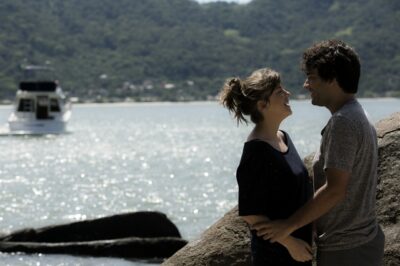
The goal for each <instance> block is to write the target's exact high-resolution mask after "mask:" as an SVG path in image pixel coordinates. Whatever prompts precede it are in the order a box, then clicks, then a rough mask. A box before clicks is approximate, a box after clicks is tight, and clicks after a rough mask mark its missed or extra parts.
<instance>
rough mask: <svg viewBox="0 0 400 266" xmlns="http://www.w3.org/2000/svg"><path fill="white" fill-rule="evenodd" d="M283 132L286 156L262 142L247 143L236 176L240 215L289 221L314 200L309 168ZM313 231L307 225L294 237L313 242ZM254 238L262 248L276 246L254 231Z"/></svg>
mask: <svg viewBox="0 0 400 266" xmlns="http://www.w3.org/2000/svg"><path fill="white" fill-rule="evenodd" d="M283 133H284V136H285V141H286V145H287V146H288V150H287V151H286V152H285V153H282V152H280V151H278V150H276V149H274V148H273V147H272V146H271V145H270V144H268V143H267V142H265V141H262V140H258V139H255V140H251V141H248V142H246V143H245V144H244V148H243V153H242V157H241V161H240V164H239V167H238V169H237V173H236V177H237V182H238V186H239V215H240V216H246V215H264V216H267V217H268V218H269V219H271V220H276V219H287V218H289V217H290V216H291V215H292V214H293V213H294V212H295V211H296V210H297V209H299V208H300V207H301V206H303V205H304V204H305V203H306V202H307V201H308V200H309V199H310V198H311V197H312V195H313V189H312V181H311V179H310V177H309V175H308V172H307V169H306V168H305V166H304V164H303V161H302V160H301V159H300V156H299V154H298V153H297V151H296V149H295V147H294V145H293V143H292V141H291V139H290V137H289V135H288V134H287V133H286V132H283ZM311 230H312V228H311V225H307V226H305V227H302V228H300V229H298V230H296V231H295V232H293V233H292V236H294V237H297V238H300V239H303V240H305V241H307V242H308V243H311V235H312V231H311ZM252 238H253V239H252V243H254V241H255V242H257V243H258V245H256V246H259V247H266V246H270V247H271V245H276V244H271V243H270V242H269V241H264V240H263V239H262V238H259V237H257V235H256V233H255V232H254V231H253V232H252ZM253 248H254V247H253V245H252V249H253ZM267 248H268V247H267Z"/></svg>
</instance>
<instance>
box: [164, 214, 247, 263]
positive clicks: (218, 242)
mask: <svg viewBox="0 0 400 266" xmlns="http://www.w3.org/2000/svg"><path fill="white" fill-rule="evenodd" d="M237 213H238V209H237V207H234V208H233V209H232V210H230V211H229V212H228V213H226V214H225V215H224V217H222V218H221V219H220V220H219V221H217V222H216V223H215V224H214V225H212V226H211V227H210V228H209V229H207V230H206V231H205V232H204V233H203V234H202V235H201V237H200V238H199V239H197V240H195V241H192V242H189V244H187V245H186V246H185V247H183V248H182V249H180V250H179V251H178V252H177V253H175V254H174V256H172V257H171V258H169V259H168V260H167V261H165V262H164V263H163V264H162V265H165V266H177V265H185V266H199V265H221V266H226V265H230V266H242V265H243V266H244V265H251V257H250V233H249V230H248V227H247V225H246V223H245V222H244V221H243V220H242V219H241V218H240V217H238V215H237Z"/></svg>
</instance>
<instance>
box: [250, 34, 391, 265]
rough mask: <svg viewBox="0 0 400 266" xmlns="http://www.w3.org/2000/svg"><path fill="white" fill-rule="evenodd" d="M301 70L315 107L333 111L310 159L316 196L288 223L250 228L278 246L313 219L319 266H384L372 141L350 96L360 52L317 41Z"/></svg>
mask: <svg viewBox="0 0 400 266" xmlns="http://www.w3.org/2000/svg"><path fill="white" fill-rule="evenodd" d="M302 68H303V71H304V72H305V73H306V75H307V79H306V81H305V83H304V88H305V89H307V90H308V91H309V92H310V93H311V99H312V104H313V105H318V106H324V107H326V108H328V109H329V111H330V112H331V114H332V116H331V118H330V120H329V121H328V123H327V125H326V126H325V128H324V129H323V130H322V133H321V134H322V139H321V146H320V149H319V151H318V152H317V153H316V154H315V157H314V161H313V170H314V186H315V190H316V192H315V194H314V198H313V199H312V200H310V201H308V202H307V203H306V204H305V205H304V206H303V207H302V208H300V209H299V210H298V211H296V213H294V214H293V215H292V216H291V217H289V218H288V219H287V220H275V221H271V222H265V223H260V224H257V225H255V226H254V227H253V228H254V229H256V230H257V231H258V234H259V235H262V236H263V237H264V239H270V241H271V242H275V241H279V240H282V239H284V238H285V237H287V236H288V235H290V234H291V233H292V232H293V231H295V230H296V229H297V228H300V227H301V226H303V225H305V224H308V223H310V222H312V221H315V225H316V234H317V235H316V244H317V248H318V249H317V250H318V251H317V264H318V265H322V266H329V265H363V266H365V265H371V266H372V265H373V266H375V265H381V261H382V258H383V248H384V239H385V237H384V235H383V232H382V230H381V228H380V227H379V225H378V223H377V220H376V214H375V197H376V183H377V164H378V162H377V160H378V155H377V153H378V151H377V137H376V132H375V129H374V127H373V125H371V124H370V122H369V121H368V119H367V117H366V115H365V112H364V110H363V109H362V107H361V105H360V104H359V103H358V101H357V100H356V98H355V94H356V93H357V89H358V81H359V77H360V61H359V58H358V55H357V54H356V53H355V51H354V50H353V49H352V48H351V47H350V46H348V45H347V44H345V43H344V42H342V41H337V40H328V41H322V42H320V43H317V44H315V45H313V46H312V47H310V48H309V49H307V50H306V51H305V52H304V54H303V62H302Z"/></svg>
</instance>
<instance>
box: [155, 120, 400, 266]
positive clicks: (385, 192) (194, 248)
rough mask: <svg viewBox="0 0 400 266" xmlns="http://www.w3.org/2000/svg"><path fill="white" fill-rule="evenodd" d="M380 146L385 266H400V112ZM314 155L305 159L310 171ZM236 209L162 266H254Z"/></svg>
mask: <svg viewBox="0 0 400 266" xmlns="http://www.w3.org/2000/svg"><path fill="white" fill-rule="evenodd" d="M375 127H376V129H377V133H378V146H379V165H378V189H377V196H376V199H377V208H376V210H377V216H378V221H379V223H380V224H381V226H382V228H383V231H384V233H385V236H386V243H385V255H384V261H383V265H387V266H389V265H390V266H392V265H393V266H394V265H400V196H399V195H400V181H399V178H400V113H395V114H393V115H392V116H391V117H389V118H388V119H384V120H382V121H380V122H378V123H377V124H376V126H375ZM312 157H313V155H310V156H307V157H306V158H305V163H306V165H307V166H308V167H307V168H308V169H309V170H311V167H310V166H311V161H312ZM247 230H248V229H247V226H246V224H245V223H244V222H243V221H242V220H241V219H240V218H239V217H238V215H237V207H235V208H233V209H232V210H230V211H229V212H228V213H227V214H226V215H225V216H224V217H223V218H222V219H220V220H219V221H218V222H217V223H215V224H214V225H212V226H211V227H210V228H209V229H208V230H207V231H205V232H204V233H203V234H202V235H201V236H200V238H199V239H198V240H196V241H193V242H191V243H189V244H188V245H186V246H185V247H183V248H182V249H181V250H179V251H178V252H176V253H175V254H174V255H173V256H172V257H171V258H169V259H168V260H167V261H165V262H164V263H163V264H162V265H166V266H173V265H187V266H192V265H193V266H194V265H243V266H245V265H249V266H250V265H251V260H250V239H249V234H248V232H247Z"/></svg>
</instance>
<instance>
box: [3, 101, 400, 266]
mask: <svg viewBox="0 0 400 266" xmlns="http://www.w3.org/2000/svg"><path fill="white" fill-rule="evenodd" d="M360 102H361V104H362V105H363V106H364V108H365V109H366V110H367V112H368V113H369V115H370V117H371V120H372V121H374V122H376V121H378V120H379V119H381V118H383V117H386V116H388V115H389V114H391V113H393V112H395V111H400V100H399V99H363V100H361V101H360ZM291 105H292V110H293V115H292V116H290V117H289V118H287V119H286V120H285V121H284V123H283V125H282V129H284V130H286V131H287V132H288V133H289V134H290V135H291V138H292V140H293V141H294V144H295V145H296V147H297V149H298V151H299V153H300V155H301V156H302V157H304V156H306V155H308V154H310V153H311V152H313V151H315V150H316V149H317V147H318V146H319V140H320V131H321V129H322V127H323V126H324V125H325V123H326V122H327V120H328V119H329V116H330V114H329V112H328V111H327V110H326V109H324V108H320V107H315V106H312V105H311V104H310V102H309V101H291ZM10 112H11V106H2V107H0V123H6V120H7V116H8V115H9V113H10ZM68 126H69V133H68V134H65V135H59V136H40V137H39V136H34V137H27V136H2V137H0V147H1V152H0V186H1V191H0V230H1V232H3V233H8V232H11V231H14V230H17V229H21V228H24V227H41V226H46V225H52V224H59V223H66V222H72V221H78V220H83V219H92V218H97V217H103V216H107V215H113V214H117V213H124V212H132V211H140V210H152V211H161V212H164V213H165V214H166V215H167V216H168V217H169V218H170V219H171V220H172V221H173V222H174V223H175V224H176V225H177V227H178V228H179V230H180V232H181V234H182V236H183V238H185V239H187V240H193V239H195V238H197V237H199V236H200V234H201V233H202V232H203V231H204V230H205V229H207V228H208V227H209V226H211V225H212V224H213V223H214V222H215V221H217V220H218V219H219V218H220V217H221V216H222V215H223V214H224V213H225V212H226V211H228V210H229V209H230V208H232V207H233V206H235V205H236V203H237V185H236V179H235V171H236V167H237V165H238V163H239V159H240V155H241V152H242V147H243V142H244V141H245V140H246V137H247V134H248V133H249V131H250V130H251V127H252V125H251V124H249V125H248V126H245V125H240V126H237V124H236V122H235V121H234V120H233V119H232V118H231V117H230V115H229V113H228V111H227V110H226V109H224V108H223V107H221V106H220V105H219V104H218V103H215V102H202V103H146V104H143V103H140V104H139V103H134V104H101V105H100V104H99V105H75V106H73V116H72V119H71V121H70V123H69V125H68ZM0 262H1V263H0V264H1V265H13V266H14V265H96V266H97V265H117V266H119V265H149V264H146V263H144V262H138V261H134V262H133V261H127V260H123V259H111V258H90V257H76V256H67V255H47V254H39V255H23V254H5V253H0Z"/></svg>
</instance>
